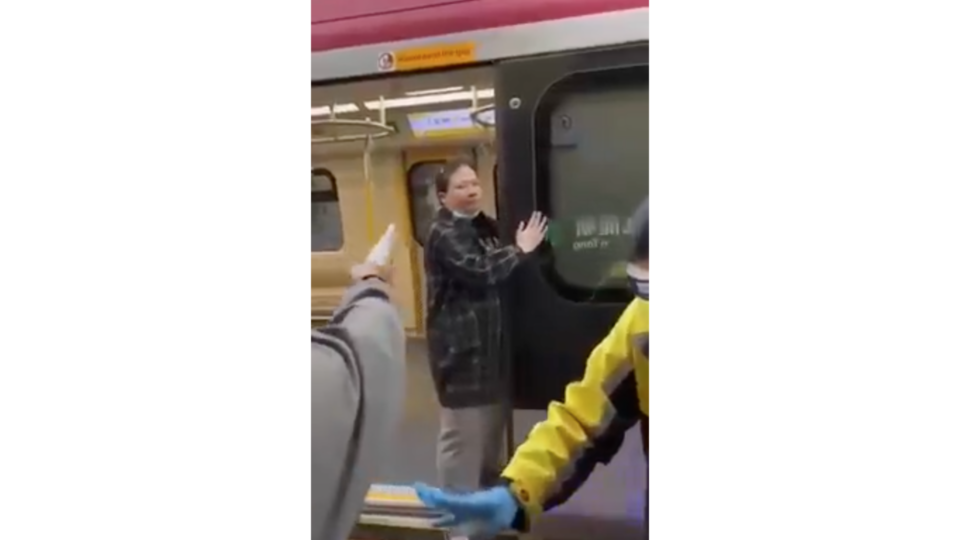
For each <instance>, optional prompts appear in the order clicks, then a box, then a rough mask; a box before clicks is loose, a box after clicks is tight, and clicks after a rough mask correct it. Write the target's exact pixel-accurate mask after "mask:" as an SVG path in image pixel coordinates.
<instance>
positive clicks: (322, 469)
mask: <svg viewBox="0 0 960 540" xmlns="http://www.w3.org/2000/svg"><path fill="white" fill-rule="evenodd" d="M351 273H352V277H353V280H354V283H353V285H352V286H351V287H350V288H349V289H348V290H347V292H346V294H345V295H344V297H343V300H342V302H341V304H340V306H339V307H338V308H337V310H336V311H335V312H334V315H333V319H332V320H331V322H330V323H329V324H328V325H327V326H325V327H322V328H319V329H314V330H313V331H312V333H311V347H312V350H311V361H312V363H313V366H312V393H313V403H312V420H311V423H312V434H311V438H312V473H311V474H312V479H311V481H312V488H311V489H312V500H311V513H312V533H311V538H312V539H313V540H347V536H348V535H349V534H350V532H351V530H352V529H353V526H354V525H355V523H356V522H357V519H358V517H359V515H360V512H361V510H362V509H363V501H364V496H365V495H366V493H367V490H369V489H370V483H371V481H372V480H373V478H374V476H375V475H376V474H377V473H378V470H377V466H378V465H379V464H380V463H381V462H382V461H383V458H384V455H385V454H386V452H387V451H388V450H389V448H390V443H391V442H392V441H393V440H394V436H395V432H396V428H397V425H398V423H399V421H400V416H401V414H402V411H403V398H404V385H405V369H406V365H405V337H404V329H403V324H402V322H401V320H400V315H399V313H398V312H397V309H396V308H395V307H394V306H393V304H391V302H390V296H389V282H390V271H389V269H384V268H380V267H377V266H376V265H374V264H372V263H366V264H362V265H359V266H356V267H354V269H353V270H352V272H351Z"/></svg>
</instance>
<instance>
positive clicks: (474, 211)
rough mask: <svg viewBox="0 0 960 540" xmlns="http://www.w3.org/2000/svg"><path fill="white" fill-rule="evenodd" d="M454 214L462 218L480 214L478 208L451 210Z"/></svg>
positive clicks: (470, 217) (471, 217)
mask: <svg viewBox="0 0 960 540" xmlns="http://www.w3.org/2000/svg"><path fill="white" fill-rule="evenodd" d="M451 212H452V213H453V215H454V216H456V217H458V218H464V219H473V218H475V217H477V216H478V215H480V210H473V211H472V212H464V211H462V210H451Z"/></svg>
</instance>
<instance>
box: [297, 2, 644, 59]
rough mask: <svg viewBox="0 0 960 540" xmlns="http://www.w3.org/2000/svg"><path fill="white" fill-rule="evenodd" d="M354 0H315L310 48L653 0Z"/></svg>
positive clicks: (538, 19) (411, 36) (560, 15)
mask: <svg viewBox="0 0 960 540" xmlns="http://www.w3.org/2000/svg"><path fill="white" fill-rule="evenodd" d="M344 2H346V3H347V5H345V6H339V7H338V6H337V5H333V4H341V3H344ZM350 2H351V0H313V5H312V11H313V14H312V19H313V20H314V21H317V22H314V23H312V24H311V43H310V49H311V51H312V52H320V51H328V50H333V49H342V48H345V47H355V46H360V45H371V44H375V43H386V42H390V41H403V40H407V39H415V38H423V37H430V36H440V35H445V34H453V33H457V32H469V31H471V30H484V29H489V28H500V27H503V26H513V25H517V24H525V23H535V22H543V21H550V20H555V19H566V18H570V17H581V16H584V15H593V14H598V13H607V12H611V11H621V10H625V9H638V8H644V7H649V6H650V0H459V1H457V0H403V1H398V0H392V1H391V0H379V1H377V2H376V4H377V5H376V6H372V7H370V6H363V7H357V6H356V4H357V3H358V2H359V0H352V4H350ZM373 3H374V0H368V2H364V4H373Z"/></svg>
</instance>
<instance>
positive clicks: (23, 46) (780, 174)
mask: <svg viewBox="0 0 960 540" xmlns="http://www.w3.org/2000/svg"><path fill="white" fill-rule="evenodd" d="M956 10H957V7H956V5H955V4H950V3H942V4H938V7H937V9H934V5H933V4H932V3H929V2H921V3H919V4H910V6H909V9H908V10H904V9H900V10H896V9H882V8H878V7H877V6H875V5H864V4H862V3H854V2H845V1H839V2H838V1H834V2H830V3H828V4H809V3H807V4H796V3H792V4H791V3H776V2H769V1H760V0H734V1H732V2H731V1H727V2H708V1H693V2H685V3H678V2H673V3H671V2H662V3H658V4H657V6H656V8H655V9H654V10H653V13H652V17H651V27H650V34H651V38H652V40H653V42H654V43H653V44H652V47H651V55H652V57H651V66H652V81H653V92H652V95H653V98H652V100H651V103H652V104H653V111H652V114H651V137H650V140H651V147H650V154H651V156H652V159H651V169H650V175H651V185H652V186H653V189H652V191H653V200H654V203H653V212H652V216H653V220H654V222H655V225H654V227H653V231H654V236H655V240H654V241H653V245H654V250H653V253H654V254H653V259H654V262H653V275H654V280H653V283H654V284H653V289H654V293H653V296H654V298H655V300H654V302H655V306H654V308H653V323H652V326H653V330H652V332H653V334H654V335H655V336H656V337H655V338H654V347H653V351H654V352H653V354H652V357H653V359H652V371H651V377H652V380H653V388H652V400H653V407H652V409H653V411H654V415H655V417H656V420H655V421H654V422H653V430H652V437H653V444H652V446H653V448H654V449H655V450H654V454H655V457H654V458H653V462H652V486H651V492H652V493H653V500H652V504H651V511H652V514H653V516H654V518H653V523H654V526H653V530H654V532H653V534H654V537H655V538H656V539H657V540H674V539H677V540H690V539H695V538H703V539H706V538H723V537H726V536H730V537H732V538H736V539H737V540H771V539H778V540H792V539H804V540H807V539H810V538H825V539H844V540H846V539H860V538H869V539H870V540H879V539H887V538H890V539H893V538H896V539H903V538H916V539H924V540H934V539H955V538H960V523H958V521H957V519H956V515H957V514H956V512H957V507H958V502H960V501H958V498H957V490H956V486H957V485H958V482H960V478H958V476H960V465H958V463H960V461H958V459H957V456H960V448H958V444H960V443H958V441H960V437H957V436H956V425H957V420H956V416H957V411H958V410H960V407H958V403H957V401H958V396H960V392H957V390H956V385H957V382H956V381H957V380H958V376H957V370H958V362H957V359H958V358H960V351H958V340H957V339H956V337H955V336H956V334H957V328H958V325H957V322H956V321H957V317H956V306H957V301H958V300H960V298H958V297H960V285H958V283H960V281H958V278H957V276H958V275H960V268H958V261H960V257H957V256H956V247H955V246H957V244H958V243H957V239H956V236H957V231H960V223H958V221H960V212H957V210H956V208H957V206H956V201H957V194H956V191H957V185H960V184H958V183H957V179H958V178H960V159H958V158H957V148H958V140H957V126H958V125H960V105H958V103H960V101H958V100H957V96H960V88H958V84H960V78H958V77H957V76H956V70H955V69H951V67H950V66H954V65H956V58H955V53H954V51H957V50H960V44H958V43H957V41H958V36H960V34H958V33H957V32H956V31H955V29H954V28H953V26H954V24H955V22H954V21H956V20H957V18H958V17H957V13H956ZM309 16H310V8H309V4H308V3H307V2H305V1H298V2H255V3H244V2H225V1H223V0H216V1H215V0H192V1H191V2H189V3H185V2H180V3H177V2H174V3H165V4H163V5H154V4H150V3H136V2H134V3H131V2H119V1H113V2H110V1H104V2H99V3H94V4H90V3H82V2H81V3H77V2H65V1H62V0H61V1H54V2H43V3H30V2H8V3H5V4H4V7H3V8H0V66H2V70H3V71H2V80H3V83H2V86H0V88H2V92H0V97H2V99H0V249H2V260H0V268H2V269H3V272H2V279H0V538H4V539H11V540H32V539H44V540H46V539H53V538H64V539H66V538H83V539H86V538H90V539H96V540H131V539H136V540H174V539H175V540H201V539H202V540H211V539H221V538H222V539H230V540H264V539H270V540H305V539H307V538H309V529H310V521H309V508H310V501H309V498H310V485H309V483H310V474H309V473H310V469H309V467H310V445H311V439H310V433H309V426H310V423H309V418H310V416H309V415H310V411H309V407H310V384H309V374H310V368H309V359H308V354H309V353H308V345H307V339H306V327H307V322H306V320H307V319H306V316H307V313H308V310H309V295H308V294H307V291H308V287H309V282H310V256H309V254H308V253H307V246H308V245H309V237H308V234H309V233H308V231H309V224H310V218H309V213H308V212H309V209H308V205H307V204H306V203H305V201H306V197H307V193H308V187H307V183H306V176H305V175H304V174H303V172H304V171H305V170H306V168H307V164H308V159H309V155H310V147H309V143H308V141H307V137H306V122H307V118H306V110H307V108H308V105H309V100H310V94H309V91H308V82H309V81H310V80H311V65H310V62H309V61H308V60H307V51H308V50H309V46H310V35H309V30H308V26H307V24H306V21H307V19H308V17H309ZM602 178H603V174H602V171H598V174H597V176H596V178H592V179H590V181H593V182H602ZM363 256H364V254H363V253H358V254H357V257H363Z"/></svg>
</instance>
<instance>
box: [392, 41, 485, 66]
mask: <svg viewBox="0 0 960 540" xmlns="http://www.w3.org/2000/svg"><path fill="white" fill-rule="evenodd" d="M476 61H477V47H476V44H475V43H473V42H465V43H450V44H445V45H433V46H430V47H417V48H414V49H401V50H399V51H390V52H385V53H383V54H381V55H380V58H379V59H378V60H377V67H378V68H379V69H380V71H413V70H417V69H431V68H439V67H447V66H456V65H460V64H470V63H473V62H476Z"/></svg>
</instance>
